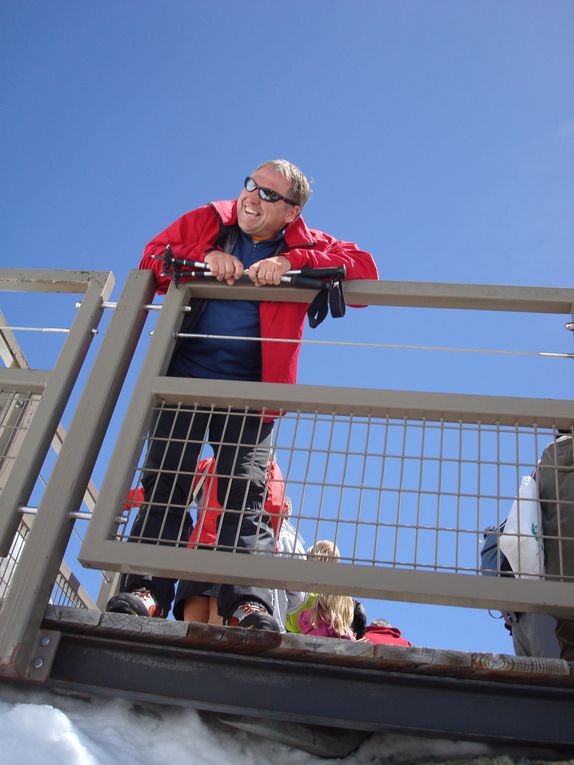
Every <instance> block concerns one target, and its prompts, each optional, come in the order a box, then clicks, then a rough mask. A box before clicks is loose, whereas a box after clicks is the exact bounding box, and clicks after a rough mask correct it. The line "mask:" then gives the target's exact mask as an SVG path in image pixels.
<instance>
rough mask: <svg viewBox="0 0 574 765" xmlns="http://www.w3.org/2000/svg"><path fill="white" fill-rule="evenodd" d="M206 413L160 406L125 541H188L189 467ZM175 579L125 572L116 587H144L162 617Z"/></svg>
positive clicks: (192, 467)
mask: <svg viewBox="0 0 574 765" xmlns="http://www.w3.org/2000/svg"><path fill="white" fill-rule="evenodd" d="M209 418H210V414H209V412H197V411H196V412H193V411H188V410H178V409H177V408H176V407H169V408H164V409H162V410H161V411H160V412H159V413H158V414H157V416H156V417H155V418H154V422H153V423H152V427H151V428H150V439H151V443H150V447H149V451H148V454H147V456H146V461H145V466H144V471H143V478H142V484H143V488H144V496H145V500H146V502H145V504H144V505H143V506H142V507H141V509H140V511H139V512H138V515H137V517H136V520H135V521H134V525H133V527H132V529H131V532H130V541H132V542H135V541H138V542H139V541H141V542H143V543H144V544H154V543H157V542H158V541H159V543H160V544H161V543H164V544H167V543H170V542H175V541H181V542H183V543H184V544H186V543H187V540H188V539H189V536H190V534H191V531H192V528H193V523H192V521H191V518H190V515H189V513H188V511H187V508H188V506H189V504H190V502H191V491H192V486H193V477H194V476H193V471H194V470H195V468H196V465H197V459H198V456H199V452H200V449H201V444H202V441H203V438H204V435H205V431H206V429H207V427H208V424H209ZM175 582H176V580H175V579H167V578H163V577H151V576H142V575H141V574H128V575H127V576H124V577H122V582H121V585H120V587H121V589H122V590H124V591H127V592H130V591H133V590H136V589H138V588H140V587H145V588H146V589H149V590H150V592H151V593H152V595H153V596H154V597H155V599H156V600H157V602H158V604H159V606H160V608H161V611H162V615H163V616H167V614H168V613H169V610H170V608H171V603H172V600H173V597H174V589H175Z"/></svg>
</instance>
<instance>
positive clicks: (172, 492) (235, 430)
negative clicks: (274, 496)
mask: <svg viewBox="0 0 574 765" xmlns="http://www.w3.org/2000/svg"><path fill="white" fill-rule="evenodd" d="M272 430H273V422H265V421H264V420H263V418H262V417H261V415H260V414H259V413H257V412H248V413H245V412H238V411H231V412H229V411H227V410H225V411H222V410H212V411H211V410H205V409H200V410H195V411H192V410H190V409H180V408H178V407H175V406H174V407H171V406H170V407H165V408H163V409H161V410H160V411H159V412H158V413H157V414H156V415H155V417H154V421H153V422H152V427H151V429H150V440H151V443H150V447H149V451H148V454H147V457H146V461H145V465H144V470H143V478H142V484H143V488H144V497H145V503H144V504H143V505H142V507H141V509H140V511H139V512H138V515H137V517H136V520H135V522H134V525H133V527H132V530H131V533H130V540H131V541H136V540H141V541H142V542H146V543H148V544H150V543H151V544H153V543H157V542H159V543H160V544H161V543H162V542H163V543H164V544H165V543H173V542H176V543H179V542H181V544H182V545H183V546H185V545H186V544H187V541H188V539H189V536H190V534H191V531H192V529H193V522H192V520H191V517H190V515H189V512H188V509H187V508H188V507H189V505H190V503H191V501H192V496H191V494H192V487H193V480H194V471H195V470H196V466H197V461H198V457H199V453H200V450H201V446H202V443H203V439H204V437H205V434H206V433H207V434H208V439H209V443H210V445H211V447H212V448H213V453H214V456H215V461H216V468H215V473H216V475H217V499H218V501H219V503H220V505H221V506H222V507H223V508H224V512H222V514H221V515H220V518H219V526H218V540H217V544H216V546H215V548H214V549H220V550H224V549H227V550H230V549H234V550H236V551H237V552H245V553H249V552H251V551H253V550H254V549H255V548H257V551H258V552H259V551H262V552H269V553H273V551H274V549H275V538H274V536H273V531H272V529H271V526H270V525H269V524H268V523H266V522H265V519H264V514H263V513H262V507H263V500H264V491H265V476H266V472H267V464H268V461H269V454H270V449H271V435H272ZM175 582H176V580H175V579H167V578H162V577H150V576H141V575H136V574H129V575H127V576H125V577H122V584H121V588H122V590H127V591H133V590H135V589H137V588H139V587H145V588H147V589H149V590H150V592H151V593H152V594H153V596H154V597H155V598H156V600H157V601H158V604H159V606H160V608H161V611H162V615H163V616H167V614H168V613H169V610H170V608H171V603H172V601H173V597H174V586H175ZM246 600H254V601H258V602H260V603H262V604H263V605H264V606H265V607H266V608H267V609H268V611H269V612H270V613H271V612H272V610H273V607H272V596H271V591H270V590H268V589H266V588H263V587H248V586H244V585H242V586H236V585H232V584H224V585H222V586H221V587H220V591H219V597H218V610H219V613H220V614H221V615H222V616H223V617H224V618H229V617H230V616H231V614H232V613H233V611H234V610H235V608H236V606H237V605H238V604H239V603H240V602H242V601H246Z"/></svg>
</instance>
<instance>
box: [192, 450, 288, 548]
mask: <svg viewBox="0 0 574 765" xmlns="http://www.w3.org/2000/svg"><path fill="white" fill-rule="evenodd" d="M214 471H215V460H214V459H213V457H208V458H207V459H203V460H201V461H200V462H199V463H198V465H197V475H196V476H195V478H194V480H193V490H194V492H195V488H196V486H197V483H198V481H199V480H200V478H202V477H203V476H204V475H205V476H206V478H205V479H204V481H205V483H204V484H203V486H202V487H201V491H202V493H203V500H202V502H201V505H202V509H201V510H200V511H199V513H198V516H197V523H196V524H195V528H194V529H193V532H192V534H191V536H190V538H189V542H188V543H187V546H188V547H192V548H193V547H196V546H197V544H198V543H201V544H204V545H213V544H215V542H216V540H217V519H218V518H219V516H220V515H221V505H220V504H219V501H218V499H217V478H216V477H214V475H213V473H214ZM286 511H287V502H286V501H285V484H284V483H283V475H282V473H281V469H280V468H279V465H278V464H277V463H276V462H273V463H272V465H271V470H270V471H269V482H268V484H267V496H266V499H265V512H266V513H268V514H269V516H270V517H271V525H272V527H273V533H274V534H275V538H276V539H277V538H278V537H279V532H280V530H281V523H282V521H283V518H284V517H285V513H286Z"/></svg>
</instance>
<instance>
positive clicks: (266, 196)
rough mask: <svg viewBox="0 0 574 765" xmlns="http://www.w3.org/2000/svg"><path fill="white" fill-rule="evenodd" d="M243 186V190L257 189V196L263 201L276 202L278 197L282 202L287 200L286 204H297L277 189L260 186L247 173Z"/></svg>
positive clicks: (293, 205)
mask: <svg viewBox="0 0 574 765" xmlns="http://www.w3.org/2000/svg"><path fill="white" fill-rule="evenodd" d="M243 186H244V187H245V191H259V197H260V198H261V199H262V200H263V201H264V202H271V203H273V202H278V201H279V200H280V199H282V200H283V201H284V202H287V204H288V205H291V206H292V207H295V206H296V205H297V202H293V200H292V199H287V197H284V196H282V195H281V194H279V192H278V191H273V189H268V188H267V187H266V186H260V185H259V184H258V183H256V182H255V181H254V180H253V178H252V177H251V176H250V175H248V176H247V178H246V179H245V181H244V183H243Z"/></svg>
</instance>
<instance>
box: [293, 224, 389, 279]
mask: <svg viewBox="0 0 574 765" xmlns="http://www.w3.org/2000/svg"><path fill="white" fill-rule="evenodd" d="M311 233H312V235H313V238H314V240H315V242H316V245H315V246H314V247H308V248H307V247H301V248H293V249H288V250H287V251H286V252H284V253H283V254H284V256H285V257H286V258H288V260H289V262H290V263H291V268H292V269H299V268H302V267H303V266H311V267H312V268H325V267H327V266H343V265H344V266H345V268H346V269H347V273H346V278H347V279H378V278H379V274H378V271H377V266H376V264H375V261H374V260H373V257H372V255H371V254H370V253H369V252H366V251H365V250H361V249H360V248H359V247H358V246H357V245H356V244H354V242H344V241H342V240H338V239H334V238H333V237H332V236H329V234H325V233H324V232H322V231H312V232H311Z"/></svg>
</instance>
